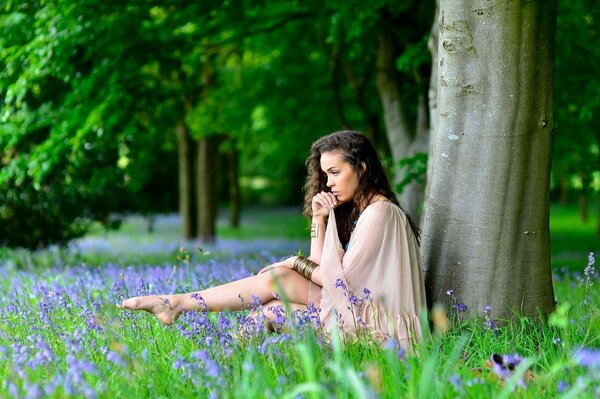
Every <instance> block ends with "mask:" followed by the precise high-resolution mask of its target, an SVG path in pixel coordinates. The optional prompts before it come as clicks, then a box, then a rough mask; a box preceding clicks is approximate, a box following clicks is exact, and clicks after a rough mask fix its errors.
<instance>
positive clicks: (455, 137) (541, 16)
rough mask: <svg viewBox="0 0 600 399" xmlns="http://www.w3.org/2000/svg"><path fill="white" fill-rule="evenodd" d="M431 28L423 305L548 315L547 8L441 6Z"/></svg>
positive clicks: (550, 52)
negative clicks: (433, 56)
mask: <svg viewBox="0 0 600 399" xmlns="http://www.w3.org/2000/svg"><path fill="white" fill-rule="evenodd" d="M439 23H440V26H439V33H440V39H439V47H438V55H439V62H438V65H439V85H438V119H437V133H436V135H435V144H434V147H433V148H434V152H433V153H431V154H430V156H431V157H432V158H433V159H432V162H433V175H432V180H431V183H430V187H429V192H428V197H427V204H426V210H425V226H424V234H423V242H424V245H423V254H424V264H425V269H426V290H427V297H428V301H429V304H430V305H431V304H433V303H434V302H443V301H448V296H447V295H446V291H447V290H450V289H453V290H454V292H455V295H456V296H457V298H458V300H459V301H461V302H464V303H465V304H466V305H467V307H468V310H470V311H472V312H482V311H483V309H484V307H485V306H486V305H490V306H491V307H492V312H493V316H494V317H511V316H513V312H518V313H520V314H524V315H536V314H537V312H542V313H543V314H546V313H548V312H550V311H552V310H553V309H554V307H555V303H554V293H553V288H552V278H551V270H550V245H549V226H548V225H549V199H548V194H549V177H550V156H551V138H552V133H553V123H554V119H553V111H552V97H553V88H552V76H553V67H554V37H555V23H556V1H554V0H551V1H549V2H525V1H515V2H482V3H481V6H474V3H473V2H472V1H466V0H441V1H440V19H439Z"/></svg>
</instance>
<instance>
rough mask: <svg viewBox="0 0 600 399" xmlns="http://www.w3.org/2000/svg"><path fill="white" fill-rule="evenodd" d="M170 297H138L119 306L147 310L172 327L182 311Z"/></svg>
mask: <svg viewBox="0 0 600 399" xmlns="http://www.w3.org/2000/svg"><path fill="white" fill-rule="evenodd" d="M169 297H170V295H164V296H157V295H149V296H136V297H134V298H129V299H125V300H124V301H123V303H121V305H117V306H118V307H119V308H121V309H129V310H145V311H146V312H149V313H152V314H153V315H154V316H156V318H157V319H158V320H160V321H161V322H162V323H164V324H166V325H168V326H170V325H171V324H173V323H174V322H175V320H177V318H178V317H179V315H180V314H181V309H179V307H178V306H176V304H174V303H173V300H172V298H171V299H170V298H169Z"/></svg>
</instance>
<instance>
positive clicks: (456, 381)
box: [448, 374, 465, 392]
mask: <svg viewBox="0 0 600 399" xmlns="http://www.w3.org/2000/svg"><path fill="white" fill-rule="evenodd" d="M448 381H450V383H451V384H452V386H454V388H455V389H456V390H457V391H458V392H464V391H465V388H464V387H463V384H462V379H461V378H460V375H459V374H453V375H452V376H451V377H450V378H449V379H448Z"/></svg>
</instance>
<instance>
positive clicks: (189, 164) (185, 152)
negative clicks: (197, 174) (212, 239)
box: [175, 121, 197, 240]
mask: <svg viewBox="0 0 600 399" xmlns="http://www.w3.org/2000/svg"><path fill="white" fill-rule="evenodd" d="M175 130H176V133H177V156H178V158H179V214H180V215H181V227H182V230H183V238H184V239H186V240H191V239H192V238H195V237H196V233H197V225H196V212H195V210H196V208H195V206H194V170H193V168H194V149H193V142H192V138H191V137H190V132H189V129H188V127H187V125H186V123H185V122H184V121H180V122H179V123H178V124H177V127H176V128H175Z"/></svg>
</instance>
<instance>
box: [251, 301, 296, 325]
mask: <svg viewBox="0 0 600 399" xmlns="http://www.w3.org/2000/svg"><path fill="white" fill-rule="evenodd" d="M279 306H281V308H283V313H284V316H285V318H286V319H287V320H289V319H290V318H292V317H293V314H294V313H293V312H294V311H296V310H300V311H303V310H305V309H306V305H301V304H298V303H292V302H288V306H289V310H290V312H288V308H286V304H285V303H284V302H283V301H280V300H278V299H273V300H271V301H269V302H267V303H263V307H262V314H263V315H264V316H265V318H266V320H265V321H267V322H268V326H267V327H268V329H269V330H271V331H273V330H275V329H276V328H277V327H279V326H277V325H276V324H278V322H280V321H279V320H277V316H278V313H280V310H281V309H279V310H278V309H277V307H279ZM259 315H260V313H259V311H258V310H257V309H254V310H253V311H252V312H250V314H249V315H248V317H252V318H254V319H255V320H258V319H259V318H260V317H259Z"/></svg>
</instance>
